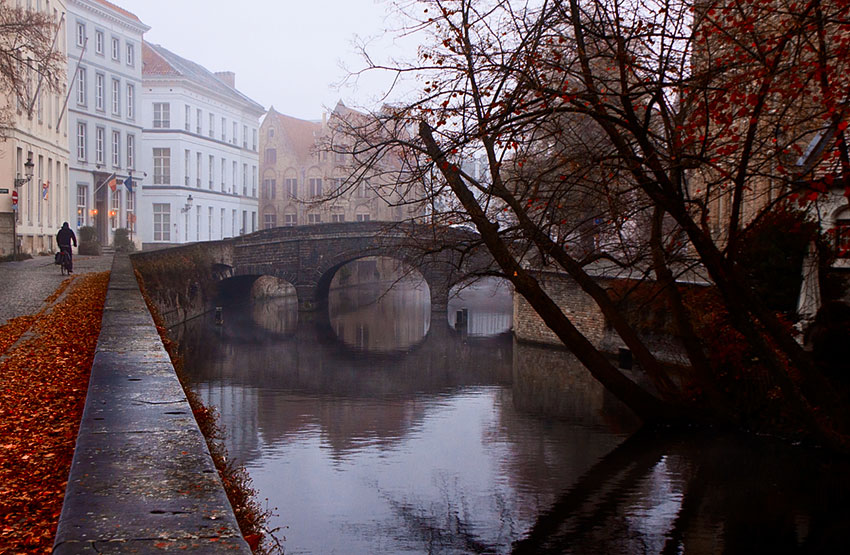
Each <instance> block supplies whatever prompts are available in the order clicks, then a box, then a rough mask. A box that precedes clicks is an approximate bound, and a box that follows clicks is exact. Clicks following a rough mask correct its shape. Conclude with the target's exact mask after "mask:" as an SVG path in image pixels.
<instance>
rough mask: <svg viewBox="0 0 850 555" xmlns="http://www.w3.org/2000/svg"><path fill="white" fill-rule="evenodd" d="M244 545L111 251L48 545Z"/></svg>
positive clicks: (127, 271)
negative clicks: (99, 322)
mask: <svg viewBox="0 0 850 555" xmlns="http://www.w3.org/2000/svg"><path fill="white" fill-rule="evenodd" d="M171 550H175V551H184V550H185V551H188V552H192V553H218V552H227V553H244V554H248V553H250V552H251V550H250V549H249V547H248V544H247V543H246V542H245V541H244V540H243V539H242V536H241V534H240V532H239V527H238V525H237V523H236V517H235V516H234V514H233V509H232V508H231V506H230V503H229V501H228V500H227V496H226V494H225V492H224V488H223V486H222V484H221V481H220V480H219V477H218V473H217V471H216V469H215V466H214V465H213V461H212V457H211V456H210V453H209V451H208V450H207V445H206V442H205V440H204V437H203V435H202V434H201V431H200V429H199V428H198V425H197V423H196V422H195V418H194V416H193V415H192V410H191V408H189V403H188V401H187V400H186V396H185V394H184V392H183V389H182V387H181V386H180V382H179V381H178V379H177V375H176V374H175V372H174V367H173V366H172V365H171V361H170V359H169V357H168V353H167V352H166V351H165V347H164V346H163V344H162V341H161V340H160V337H159V334H158V333H157V330H156V327H155V325H154V322H153V318H152V317H151V315H150V313H149V312H148V309H147V306H146V305H145V302H144V300H143V299H142V295H141V293H140V291H139V286H138V283H137V282H136V279H135V276H134V274H133V269H132V266H131V264H130V261H129V259H128V258H127V256H125V255H116V256H115V259H114V262H113V266H112V274H111V277H110V281H109V289H108V292H107V295H106V302H105V305H104V311H103V323H102V328H101V333H100V337H99V339H98V344H97V351H96V353H95V358H94V363H93V365H92V373H91V379H90V381H89V389H88V394H87V396H86V406H85V410H84V411H83V416H82V420H81V423H80V431H79V435H78V436H77V444H76V448H75V450H74V459H73V461H72V464H71V472H70V475H69V477H68V485H67V488H66V491H65V501H64V504H63V505H62V514H61V516H60V519H59V527H58V530H57V532H56V539H55V543H54V549H53V553H54V554H63V555H64V554H72V553H150V552H158V551H171Z"/></svg>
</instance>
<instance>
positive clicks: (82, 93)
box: [77, 67, 87, 106]
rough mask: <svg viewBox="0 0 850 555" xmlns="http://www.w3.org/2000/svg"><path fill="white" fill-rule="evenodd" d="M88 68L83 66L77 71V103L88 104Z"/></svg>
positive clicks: (79, 104)
mask: <svg viewBox="0 0 850 555" xmlns="http://www.w3.org/2000/svg"><path fill="white" fill-rule="evenodd" d="M86 96H87V95H86V68H84V67H81V68H80V69H79V70H78V71H77V105H78V106H85V105H86Z"/></svg>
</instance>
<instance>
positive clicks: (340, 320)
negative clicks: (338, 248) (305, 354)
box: [328, 257, 431, 353]
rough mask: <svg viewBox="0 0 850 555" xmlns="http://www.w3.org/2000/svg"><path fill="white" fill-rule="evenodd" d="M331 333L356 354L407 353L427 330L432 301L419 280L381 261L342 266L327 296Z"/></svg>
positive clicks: (395, 264)
mask: <svg viewBox="0 0 850 555" xmlns="http://www.w3.org/2000/svg"><path fill="white" fill-rule="evenodd" d="M328 319H329V323H330V328H331V329H332V330H333V331H334V333H336V336H337V337H338V338H339V340H340V341H342V342H343V343H344V344H345V345H347V346H349V347H351V348H352V349H355V350H358V351H369V352H378V353H380V352H394V351H406V350H408V349H410V348H412V347H413V346H414V345H416V344H417V343H420V342H421V341H422V340H423V338H424V337H425V334H427V333H428V329H429V327H430V325H431V296H430V292H429V290H428V285H427V284H426V283H425V280H424V279H423V278H422V276H421V275H420V274H419V273H418V272H416V271H415V270H413V269H412V268H409V267H407V266H405V265H404V264H402V263H400V262H398V261H396V260H393V259H390V258H385V257H370V258H364V259H360V260H357V261H355V262H353V263H351V264H348V265H346V266H343V267H342V268H341V269H340V270H339V271H338V272H337V274H336V275H335V276H334V279H333V281H332V282H331V289H330V292H329V294H328Z"/></svg>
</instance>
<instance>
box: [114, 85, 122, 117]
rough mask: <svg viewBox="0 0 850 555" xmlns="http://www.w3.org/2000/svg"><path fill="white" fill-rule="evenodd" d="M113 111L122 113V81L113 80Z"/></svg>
mask: <svg viewBox="0 0 850 555" xmlns="http://www.w3.org/2000/svg"><path fill="white" fill-rule="evenodd" d="M112 113H113V114H115V115H119V114H121V81H119V80H118V79H113V80H112Z"/></svg>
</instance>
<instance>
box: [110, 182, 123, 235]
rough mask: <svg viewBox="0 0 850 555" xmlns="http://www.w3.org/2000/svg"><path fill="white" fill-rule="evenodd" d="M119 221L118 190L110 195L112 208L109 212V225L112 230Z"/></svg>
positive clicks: (119, 195) (119, 197)
mask: <svg viewBox="0 0 850 555" xmlns="http://www.w3.org/2000/svg"><path fill="white" fill-rule="evenodd" d="M120 220H121V190H120V189H118V190H116V191H115V192H114V193H112V207H111V209H110V210H109V224H110V226H111V227H112V229H116V228H117V227H118V222H119V221H120Z"/></svg>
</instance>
